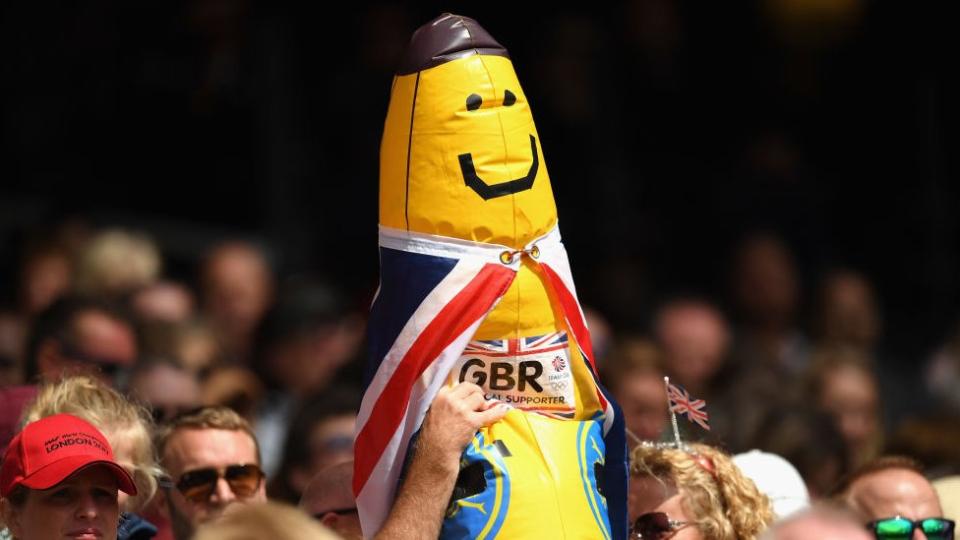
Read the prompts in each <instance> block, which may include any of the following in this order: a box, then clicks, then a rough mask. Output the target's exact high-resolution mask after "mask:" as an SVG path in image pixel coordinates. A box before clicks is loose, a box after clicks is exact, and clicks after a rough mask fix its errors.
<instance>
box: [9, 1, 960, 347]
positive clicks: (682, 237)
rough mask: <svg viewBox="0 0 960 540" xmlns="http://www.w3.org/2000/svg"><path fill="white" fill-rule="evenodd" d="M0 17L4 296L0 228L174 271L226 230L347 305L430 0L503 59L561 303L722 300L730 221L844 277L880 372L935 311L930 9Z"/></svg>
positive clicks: (944, 222)
mask: <svg viewBox="0 0 960 540" xmlns="http://www.w3.org/2000/svg"><path fill="white" fill-rule="evenodd" d="M821 4H823V5H821ZM580 5H581V6H585V5H584V4H583V3H580ZM0 9H2V17H3V19H2V23H0V55H2V57H0V79H2V81H3V82H2V97H0V99H2V144H0V257H2V259H0V261H2V264H0V279H2V280H3V282H5V283H6V286H4V287H2V290H3V291H4V294H6V295H9V294H11V293H12V290H13V283H12V280H13V279H14V274H15V262H16V257H17V254H18V252H19V249H20V246H21V244H22V242H23V238H24V237H25V235H27V234H28V233H29V232H30V231H33V230H36V229H37V228H42V227H44V226H48V225H51V224H54V223H57V222H60V221H62V220H63V219H65V218H70V217H79V218H81V219H85V220H87V221H88V222H90V223H91V224H93V225H124V226H130V227H135V228H140V229H144V230H146V231H148V232H149V233H150V234H151V235H152V236H153V237H154V239H155V240H156V241H157V242H158V243H159V244H160V246H161V248H162V250H163V251H164V254H165V256H166V258H167V268H168V273H169V274H171V275H172V277H175V278H179V279H184V280H188V281H189V280H191V279H192V278H193V272H194V270H195V264H196V261H197V257H198V256H199V255H200V254H201V253H202V251H203V249H205V248H206V247H207V246H208V245H209V244H210V243H212V242H214V241H216V240H218V239H221V238H223V237H226V236H233V235H243V236H248V237H252V238H256V239H259V240H261V241H264V242H265V243H267V244H268V245H269V246H270V247H271V251H272V253H273V255H274V257H275V261H276V263H277V266H278V269H279V271H280V273H281V275H283V274H290V273H296V272H322V273H326V274H329V275H330V276H332V277H333V278H335V279H336V280H337V281H338V282H339V283H341V284H342V285H343V287H344V288H346V289H348V290H350V291H352V292H353V293H354V294H355V295H356V296H357V297H358V298H364V297H366V296H368V295H369V293H370V291H372V289H373V288H374V287H375V285H376V276H377V259H376V253H377V251H376V223H377V195H376V194H377V166H378V144H379V138H380V133H381V130H382V125H383V119H384V116H385V113H386V107H387V100H388V98H389V89H390V80H391V76H392V71H393V67H394V66H395V64H396V61H397V58H398V55H399V54H400V52H401V51H402V49H403V46H404V44H405V43H406V41H407V39H408V38H409V35H410V34H411V33H412V31H413V30H414V29H415V28H416V27H417V26H419V25H420V24H423V23H424V22H426V21H428V20H430V19H431V18H433V17H434V16H436V15H437V14H439V13H441V12H442V11H454V12H458V13H461V14H464V15H468V16H472V17H474V18H475V19H477V20H478V21H479V22H480V23H481V24H482V25H483V26H485V27H486V28H487V30H489V31H490V33H491V34H492V35H493V36H495V37H496V38H497V39H498V40H499V41H500V42H501V43H502V44H504V45H505V46H506V47H507V48H508V49H509V50H510V52H511V54H512V57H513V60H514V65H515V67H516V70H517V72H518V76H519V78H520V81H521V83H522V84H523V85H524V89H525V92H526V94H527V96H528V98H529V100H530V102H531V104H532V107H533V111H534V117H535V119H536V121H537V124H538V131H539V133H540V135H541V138H542V143H543V148H544V154H545V156H546V161H547V166H548V168H549V171H550V176H551V179H552V181H553V185H554V191H555V195H556V198H557V201H558V205H559V209H560V217H561V223H562V230H563V234H564V237H565V241H566V243H567V247H568V250H569V252H570V257H571V262H572V264H573V267H574V274H575V276H576V278H577V280H578V284H579V285H580V289H581V293H582V294H581V296H583V299H584V300H585V302H586V303H588V304H592V305H596V306H597V307H599V308H601V310H605V311H607V313H608V314H610V316H611V317H612V318H613V323H614V324H615V325H616V326H618V327H621V328H622V327H630V326H632V325H636V324H638V323H640V322H642V321H643V318H644V316H645V314H646V313H648V312H649V310H650V309H651V308H652V307H653V306H654V304H655V303H656V301H657V300H658V299H659V298H662V297H663V296H665V295H667V294H671V293H675V292H695V293H699V294H705V295H708V296H711V297H713V298H716V299H717V300H719V301H721V302H723V301H725V300H726V296H725V294H726V291H727V290H728V286H727V273H728V267H729V259H730V256H731V250H732V249H733V247H734V246H735V245H736V242H737V241H738V239H739V238H740V237H741V236H742V235H744V234H745V233H747V232H750V231H754V230H757V229H769V230H773V231H776V232H778V233H779V234H781V235H783V237H784V238H785V239H786V240H787V242H788V243H789V245H790V246H791V247H792V249H793V250H794V252H795V255H796V258H797V262H798V264H799V267H800V270H801V275H802V277H803V279H804V285H805V287H806V289H805V290H806V292H807V294H806V295H805V299H807V300H808V301H809V299H810V294H811V293H810V291H811V290H812V287H813V285H814V284H815V281H816V279H817V276H818V275H820V273H822V272H823V271H824V270H825V269H826V268H829V267H833V266H836V265H842V266H849V267H853V268H855V269H858V270H861V271H863V272H864V273H866V275H867V276H868V277H869V278H871V279H872V280H873V282H874V284H875V285H876V287H877V289H878V291H879V294H880V298H881V300H882V304H883V305H882V307H883V311H884V314H885V318H886V335H885V337H886V340H887V342H888V343H887V348H888V350H893V351H896V353H895V356H897V357H898V358H900V361H901V362H904V363H911V362H917V361H919V360H920V359H921V358H922V357H925V356H926V355H927V354H928V353H929V352H930V350H931V349H932V348H933V347H934V345H935V344H936V343H938V342H939V341H940V340H941V339H942V338H943V336H944V335H945V333H946V332H947V329H948V326H949V325H950V324H951V323H952V321H954V320H955V319H956V318H957V316H958V310H957V306H958V300H960V279H958V275H960V262H958V257H957V247H958V245H960V242H958V240H960V239H958V217H957V216H958V212H957V210H958V208H957V207H958V195H960V194H958V187H957V182H955V181H954V178H955V175H954V173H955V163H956V160H955V158H954V156H953V152H952V151H951V150H952V148H951V147H950V146H949V145H948V144H947V141H949V140H952V139H954V138H955V134H953V133H951V132H952V131H954V130H953V129H952V128H953V126H954V124H952V123H951V122H948V120H947V118H948V113H949V111H951V110H952V109H953V105H954V104H955V98H954V94H953V93H952V92H951V89H950V88H949V87H948V85H947V83H946V73H947V71H948V69H950V68H953V67H954V66H955V61H952V59H951V60H948V55H947V50H948V46H949V43H948V40H947V36H948V32H949V31H950V29H949V26H948V25H950V24H951V22H950V21H951V19H950V18H949V17H947V16H946V13H945V12H944V9H945V6H944V7H939V6H936V7H935V6H932V5H928V4H927V3H902V2H885V3H882V2H872V1H867V0H838V1H836V2H817V1H814V0H767V1H753V2H713V3H706V2H693V1H677V2H673V1H670V0H640V1H633V2H618V3H610V4H607V3H600V2H595V3H592V4H590V5H586V6H585V7H580V8H564V7H561V6H559V5H557V4H536V3H519V2H513V3H511V2H501V3H471V4H448V3H439V2H420V3H417V4H416V5H415V6H411V5H405V4H394V3H378V4H364V3H360V2H355V3H351V4H349V5H336V6H331V5H329V4H322V3H320V2H310V3H294V2H283V1H281V2H266V1H263V2H258V1H254V0H246V1H243V0H235V1H231V0H190V1H187V0H179V1H169V0H146V1H135V2H125V1H120V0H113V1H103V0H87V1H57V0H53V1H46V0H36V1H30V2H4V3H3V7H2V8H0ZM613 299H616V302H615V301H614V300H613ZM624 303H626V304H627V309H624V307H623V305H624ZM613 304H617V306H614V305H613ZM630 308H632V309H630Z"/></svg>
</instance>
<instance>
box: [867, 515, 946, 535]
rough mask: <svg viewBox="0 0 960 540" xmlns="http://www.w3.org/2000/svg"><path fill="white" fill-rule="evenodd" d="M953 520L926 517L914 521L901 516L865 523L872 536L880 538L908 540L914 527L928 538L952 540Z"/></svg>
mask: <svg viewBox="0 0 960 540" xmlns="http://www.w3.org/2000/svg"><path fill="white" fill-rule="evenodd" d="M954 525H955V524H954V522H953V520H951V519H944V518H926V519H918V520H916V521H913V520H910V519H907V518H905V517H902V516H896V517H891V518H884V519H878V520H876V521H871V522H870V523H867V528H868V529H870V532H871V533H873V536H874V537H876V538H878V539H880V540H910V538H913V531H914V529H920V530H921V531H923V534H925V535H926V536H927V538H928V539H929V540H953V528H954Z"/></svg>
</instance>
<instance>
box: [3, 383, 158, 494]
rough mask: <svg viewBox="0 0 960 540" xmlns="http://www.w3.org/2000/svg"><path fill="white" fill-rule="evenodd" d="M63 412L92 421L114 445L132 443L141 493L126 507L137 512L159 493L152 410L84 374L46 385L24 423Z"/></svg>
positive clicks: (134, 464) (135, 475) (137, 480)
mask: <svg viewBox="0 0 960 540" xmlns="http://www.w3.org/2000/svg"><path fill="white" fill-rule="evenodd" d="M59 413H67V414H72V415H74V416H77V417H79V418H82V419H83V420H86V421H87V422H90V423H91V424H93V425H94V427H96V428H97V429H99V430H100V431H102V432H103V434H104V435H105V436H106V437H107V441H109V442H110V446H112V447H113V448H114V449H116V448H117V446H118V445H119V441H121V440H123V441H129V442H130V443H132V444H131V446H132V447H133V463H132V465H133V470H132V471H130V474H131V476H133V480H134V483H135V484H136V485H137V494H136V495H132V496H131V497H130V498H129V499H127V502H126V504H125V505H124V506H125V508H123V510H125V511H130V512H135V511H137V510H139V509H141V508H143V507H144V506H145V505H146V504H147V503H148V502H149V501H150V499H151V498H153V495H154V493H156V491H157V478H158V477H159V476H160V475H161V474H162V471H161V469H160V467H159V466H158V465H157V460H156V456H155V455H154V452H153V440H152V431H153V421H152V420H151V418H150V413H149V412H148V411H147V410H146V409H145V408H144V407H142V406H140V405H138V404H136V403H133V402H131V401H130V400H128V399H127V398H125V397H123V396H122V395H121V394H120V393H119V392H117V391H116V390H114V389H112V388H110V387H108V386H107V385H105V384H104V383H102V382H100V381H98V380H96V379H93V378H91V377H88V376H84V375H80V376H75V377H68V378H65V379H62V380H60V381H59V382H56V383H50V384H47V385H45V386H44V387H42V388H41V389H40V392H39V393H38V394H37V397H36V399H34V401H33V402H32V403H31V404H30V406H29V407H27V409H26V410H25V411H24V412H23V417H22V418H21V425H26V424H28V423H30V422H35V421H37V420H39V419H41V418H44V417H47V416H51V415H54V414H59Z"/></svg>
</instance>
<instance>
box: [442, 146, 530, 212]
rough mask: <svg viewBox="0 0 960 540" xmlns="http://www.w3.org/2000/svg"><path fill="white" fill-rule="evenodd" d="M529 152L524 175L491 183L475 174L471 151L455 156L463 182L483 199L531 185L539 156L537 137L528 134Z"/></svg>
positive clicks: (511, 193)
mask: <svg viewBox="0 0 960 540" xmlns="http://www.w3.org/2000/svg"><path fill="white" fill-rule="evenodd" d="M530 152H531V153H532V154H533V162H532V163H531V164H530V170H529V171H528V172H527V174H526V176H522V177H520V178H516V179H514V180H508V181H506V182H501V183H499V184H493V185H490V184H488V183H486V182H484V181H483V179H482V178H480V176H478V175H477V169H476V168H475V167H474V166H473V154H472V153H469V152H468V153H466V154H460V155H459V156H457V158H458V159H459V160H460V172H461V173H463V182H464V184H466V185H467V186H468V187H469V188H470V189H472V190H474V191H475V192H477V195H480V196H481V197H483V200H485V201H486V200H490V199H495V198H497V197H503V196H505V195H513V194H514V193H519V192H521V191H526V190H528V189H530V188H532V187H533V179H534V178H536V177H537V169H538V168H539V167H540V158H539V156H538V154H537V139H536V138H535V137H534V136H533V135H530Z"/></svg>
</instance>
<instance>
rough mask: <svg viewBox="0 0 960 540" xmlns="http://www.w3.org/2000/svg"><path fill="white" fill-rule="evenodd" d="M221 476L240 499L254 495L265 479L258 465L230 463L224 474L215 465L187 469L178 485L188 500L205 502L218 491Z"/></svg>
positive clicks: (178, 488)
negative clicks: (206, 467)
mask: <svg viewBox="0 0 960 540" xmlns="http://www.w3.org/2000/svg"><path fill="white" fill-rule="evenodd" d="M221 476H222V477H223V479H224V480H226V481H227V484H228V485H229V486H230V489H231V491H233V494H234V495H236V496H237V498H239V499H246V498H248V497H252V496H253V495H254V494H255V493H256V492H257V490H258V489H260V482H262V481H263V471H261V470H260V467H258V466H256V465H230V466H228V467H227V468H226V469H224V470H223V474H222V475H221V473H220V471H219V470H217V469H214V468H213V467H210V468H208V469H195V470H192V471H187V472H185V473H183V474H182V475H180V480H178V481H177V483H176V487H177V490H178V491H180V493H181V494H183V497H184V498H185V499H187V500H188V501H190V502H192V503H205V502H207V501H208V500H210V496H211V495H213V492H214V491H216V489H217V482H218V481H219V480H220V478H221Z"/></svg>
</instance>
